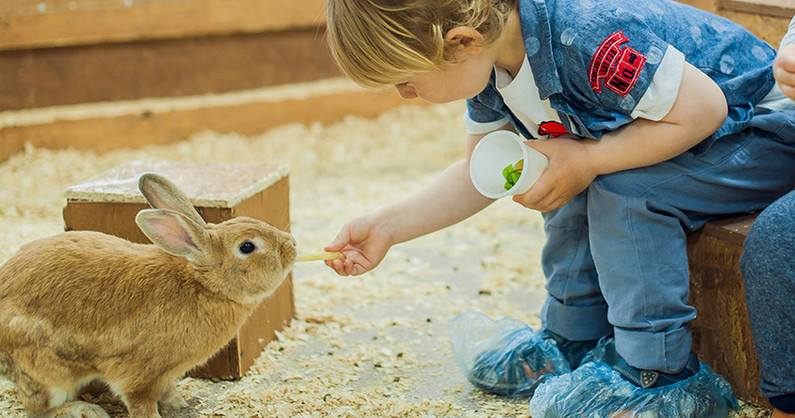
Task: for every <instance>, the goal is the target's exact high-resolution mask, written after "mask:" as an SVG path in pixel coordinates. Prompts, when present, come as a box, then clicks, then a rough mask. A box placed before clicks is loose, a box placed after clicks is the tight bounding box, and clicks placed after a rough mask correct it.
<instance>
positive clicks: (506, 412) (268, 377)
mask: <svg viewBox="0 0 795 418" xmlns="http://www.w3.org/2000/svg"><path fill="white" fill-rule="evenodd" d="M463 110H464V107H463V104H461V103H456V104H450V105H442V106H431V107H413V106H405V107H402V108H398V109H394V110H392V111H390V112H388V113H385V114H384V115H382V116H381V117H379V118H377V119H373V120H365V119H361V118H356V117H348V118H345V120H343V121H341V122H339V123H336V124H333V125H329V126H322V125H319V124H314V125H309V126H304V125H288V126H281V127H277V128H274V129H273V130H271V131H269V132H266V133H263V134H261V135H256V136H250V137H245V136H241V135H234V134H230V135H218V134H214V133H211V132H204V133H198V134H196V135H194V136H193V137H192V138H191V139H190V140H188V141H184V142H179V143H174V144H170V145H163V146H156V147H148V148H144V149H140V150H120V151H116V152H111V153H108V154H104V155H95V154H92V153H87V152H76V151H69V150H66V151H49V150H43V149H37V148H32V147H28V148H27V149H26V150H25V152H23V153H20V154H18V155H15V156H14V157H12V158H11V159H10V160H8V161H6V162H3V163H0V178H2V181H3V185H4V187H2V188H0V225H2V226H3V227H2V228H0V262H4V261H5V260H6V259H8V257H10V256H11V254H13V252H14V251H16V249H17V248H19V246H20V245H22V244H23V243H25V242H27V241H30V240H33V239H36V238H40V237H44V236H48V235H52V234H54V233H57V232H60V231H62V230H63V220H62V215H61V210H62V207H63V206H64V205H65V200H64V198H63V193H64V190H66V188H67V187H69V186H70V185H73V184H77V183H79V182H81V181H84V180H85V179H87V178H90V177H91V176H94V175H96V174H99V173H101V172H103V171H105V170H108V169H110V168H113V167H116V166H119V165H121V164H123V163H125V162H128V161H131V160H161V159H164V157H166V158H167V159H170V160H177V161H196V162H243V163H247V162H255V163H262V162H267V163H275V164H279V165H286V166H288V167H290V173H289V176H290V193H291V196H290V202H291V203H290V204H291V215H290V216H291V220H292V225H291V230H292V232H293V234H294V235H295V237H296V239H297V241H298V243H299V246H300V247H303V248H322V247H323V246H324V245H326V244H328V243H329V242H330V241H331V240H332V239H333V237H334V236H335V235H336V233H337V230H338V228H339V227H340V226H341V225H342V224H343V223H344V222H345V221H347V220H348V219H349V218H350V217H352V216H354V215H356V214H359V213H363V212H367V211H370V210H373V209H375V208H377V207H379V206H381V205H383V204H385V203H388V202H391V201H393V200H395V199H397V198H399V197H401V196H404V195H406V194H408V193H410V192H413V191H415V190H416V189H418V188H419V187H421V186H423V185H424V184H426V183H428V182H429V181H430V180H431V179H433V178H434V177H435V176H436V175H437V174H438V173H439V172H440V171H441V170H442V169H444V168H445V167H446V166H447V165H449V164H450V163H451V162H453V161H456V160H458V159H460V158H462V157H463V150H464V138H465V132H464V130H463V126H462V125H463V124H462V123H461V115H462V112H463ZM541 225H542V220H541V216H540V215H539V214H538V213H535V212H532V211H528V210H525V209H522V208H520V207H519V206H518V205H516V204H513V203H512V202H510V200H508V199H504V200H501V201H498V202H496V203H495V204H493V205H491V206H490V207H488V208H487V209H486V210H484V211H483V212H482V213H480V214H478V215H476V216H474V217H472V218H470V219H468V220H466V221H463V222H461V223H459V224H457V225H455V226H453V227H451V228H447V229H445V230H443V231H439V232H437V233H434V234H430V235H428V236H425V237H422V238H419V239H417V240H414V241H412V242H409V243H405V244H401V245H399V246H396V247H395V248H393V249H392V251H390V253H389V254H388V256H387V258H386V259H385V260H384V261H383V262H382V264H381V265H380V266H379V267H378V268H376V269H375V270H374V271H372V272H370V273H368V274H366V275H363V276H359V277H338V276H336V275H335V274H334V273H333V272H332V271H331V270H330V269H328V268H327V267H326V266H325V265H324V264H323V263H302V264H301V265H298V266H296V268H295V270H294V275H293V277H294V290H295V304H296V310H297V313H296V319H294V320H293V322H292V323H291V325H290V326H289V327H288V328H286V329H284V330H282V331H280V332H278V333H277V340H275V341H273V342H271V343H270V344H268V346H267V347H266V348H265V350H264V351H263V352H262V353H261V355H260V357H259V358H258V359H257V360H256V362H255V364H254V365H253V366H252V367H251V369H250V370H249V372H248V373H247V374H246V375H245V376H244V377H243V378H241V379H239V380H237V381H231V382H229V381H218V382H213V381H210V380H200V379H193V378H185V379H183V380H181V381H180V382H178V384H177V387H178V389H179V390H180V391H181V393H182V394H183V397H184V398H185V399H186V401H187V402H188V407H187V408H185V409H181V410H165V411H162V412H163V415H164V417H167V418H168V417H243V416H244V417H329V416H333V417H427V418H431V417H464V418H469V417H471V418H479V417H527V416H528V415H527V399H522V398H519V399H507V398H503V397H498V396H492V395H488V394H485V393H483V392H481V391H479V390H476V389H474V388H473V387H472V386H471V385H470V384H469V383H467V382H466V380H465V379H464V377H463V376H462V374H461V372H460V371H459V370H458V366H457V365H456V363H455V360H454V359H453V356H452V351H451V348H450V344H449V339H448V336H447V322H448V321H449V320H450V319H451V318H452V317H453V316H454V315H455V314H457V313H460V312H463V311H466V310H478V311H482V312H484V313H486V314H488V315H490V316H493V317H500V316H510V317H514V318H518V319H521V320H523V321H525V322H527V323H529V324H530V325H532V326H537V325H538V311H539V310H540V307H541V303H542V302H543V297H544V294H545V293H544V290H543V287H542V286H543V281H544V279H543V274H542V273H541V268H540V264H539V261H538V258H539V254H540V249H541V246H542V245H543V241H544V235H543V230H542V227H541ZM517 253H520V254H522V256H521V257H516V255H515V254H517ZM484 289H486V290H488V292H489V293H490V294H491V295H486V294H480V292H479V291H480V290H484ZM90 400H92V401H94V402H98V403H100V404H101V405H102V406H103V407H104V408H105V409H106V410H107V411H108V412H109V413H110V414H111V416H113V417H124V416H126V412H125V411H124V407H123V405H122V404H121V403H120V402H119V401H118V399H116V398H115V397H107V396H100V397H96V398H91V399H90ZM0 410H2V411H3V416H4V417H5V416H8V417H26V416H27V414H26V413H25V412H24V410H23V409H22V407H21V405H20V404H19V402H18V400H17V399H16V396H15V389H14V388H13V387H12V386H11V385H10V384H9V383H6V382H3V383H0ZM754 410H755V409H754ZM755 411H756V410H755ZM740 416H743V415H740ZM745 416H754V415H748V413H747V411H746V415H745Z"/></svg>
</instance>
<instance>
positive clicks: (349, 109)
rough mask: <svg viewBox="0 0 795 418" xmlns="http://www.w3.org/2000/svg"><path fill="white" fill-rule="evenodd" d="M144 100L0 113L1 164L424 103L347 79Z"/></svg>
mask: <svg viewBox="0 0 795 418" xmlns="http://www.w3.org/2000/svg"><path fill="white" fill-rule="evenodd" d="M332 81H334V80H332ZM141 102H143V103H138V102H132V103H126V104H113V103H98V104H93V105H91V106H88V105H84V106H66V107H64V108H63V109H54V110H53V109H46V110H38V111H37V110H32V111H22V112H17V113H15V114H13V115H10V114H9V113H12V112H5V113H6V115H3V114H0V161H3V160H6V159H8V158H10V157H11V156H12V155H14V154H15V153H17V152H20V151H23V150H24V149H25V144H26V143H30V144H32V145H34V146H36V147H41V148H49V149H66V148H72V149H78V150H92V151H96V152H107V151H111V150H115V149H118V148H127V147H130V148H140V147H144V146H147V145H154V144H166V143H170V142H174V141H179V140H184V139H186V138H188V137H189V136H190V135H192V134H194V133H197V132H202V131H207V130H210V131H215V132H219V133H228V132H237V133H240V134H242V135H253V134H257V133H261V132H264V131H267V130H268V129H271V128H273V127H276V126H279V125H284V124H288V123H312V122H320V123H331V122H335V121H338V120H340V119H342V117H343V116H345V115H349V114H351V115H359V116H364V117H375V116H377V115H380V114H381V113H383V112H384V111H386V110H388V109H390V108H393V107H395V106H399V105H403V104H407V103H415V104H421V103H422V102H420V101H411V102H406V101H404V100H402V99H400V97H399V96H398V95H397V93H396V92H395V91H394V90H386V91H380V90H379V91H372V90H364V89H361V88H360V87H357V86H355V85H353V84H352V83H351V82H349V81H347V80H341V79H340V80H338V81H337V82H336V83H334V82H330V81H329V80H324V81H318V82H314V83H302V84H297V85H292V86H286V87H276V88H273V89H262V90H258V91H253V92H240V93H234V94H227V95H218V96H213V97H206V98H205V97H196V98H189V99H188V98H183V99H168V100H150V101H141ZM2 116H5V118H3V117H2Z"/></svg>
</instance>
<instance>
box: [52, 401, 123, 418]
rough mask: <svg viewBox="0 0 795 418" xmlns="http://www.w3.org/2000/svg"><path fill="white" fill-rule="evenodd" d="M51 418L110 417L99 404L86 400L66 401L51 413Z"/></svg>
mask: <svg viewBox="0 0 795 418" xmlns="http://www.w3.org/2000/svg"><path fill="white" fill-rule="evenodd" d="M52 417H53V418H110V415H108V413H107V412H105V410H104V409H102V407H101V406H99V405H95V404H93V403H88V402H80V401H76V402H67V403H65V404H63V405H61V406H59V407H58V408H57V409H56V410H55V411H53V413H52Z"/></svg>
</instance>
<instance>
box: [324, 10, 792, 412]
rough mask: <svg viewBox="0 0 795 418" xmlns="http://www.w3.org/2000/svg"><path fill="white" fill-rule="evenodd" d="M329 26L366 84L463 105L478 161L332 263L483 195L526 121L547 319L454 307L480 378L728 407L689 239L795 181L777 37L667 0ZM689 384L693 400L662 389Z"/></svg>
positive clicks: (340, 269) (396, 208) (368, 13)
mask: <svg viewBox="0 0 795 418" xmlns="http://www.w3.org/2000/svg"><path fill="white" fill-rule="evenodd" d="M327 36H328V39H329V44H330V46H331V51H332V53H333V55H334V57H335V59H336V61H337V62H338V63H339V66H340V68H341V69H342V71H343V72H344V73H345V74H346V75H347V76H349V77H350V78H352V79H353V80H354V81H356V82H357V83H359V84H361V85H363V86H371V87H382V86H394V87H395V88H396V89H397V91H398V93H399V94H400V95H401V96H402V97H404V98H415V97H419V98H421V99H423V100H425V101H427V102H431V103H444V102H449V101H453V100H466V101H467V111H466V114H465V115H464V123H465V124H466V128H467V132H468V137H467V139H466V158H465V159H464V160H462V161H460V162H457V163H455V164H453V165H451V166H450V167H448V168H447V169H446V170H445V171H443V172H442V173H441V174H440V175H439V176H438V177H437V178H436V179H435V180H434V181H432V182H431V183H430V184H428V185H427V186H426V187H424V188H422V189H421V190H419V191H417V192H416V193H414V194H412V195H409V196H407V197H405V198H403V199H401V200H398V201H396V202H394V203H391V204H388V205H386V206H384V207H382V208H380V209H378V210H376V211H374V212H372V213H368V214H364V215H361V216H358V217H355V218H353V219H351V220H350V221H348V222H347V223H346V224H345V225H344V226H343V227H342V228H341V230H340V231H339V233H338V235H337V237H336V238H335V239H334V240H333V241H332V242H331V243H330V244H329V245H328V246H327V247H326V249H327V250H328V251H340V252H341V255H340V257H339V258H338V259H336V260H332V261H328V262H327V265H328V266H330V267H331V268H333V269H334V270H335V271H336V272H337V273H338V274H340V275H351V274H354V275H358V274H362V273H365V272H367V271H369V270H371V269H373V268H375V267H376V266H377V265H378V264H379V262H380V261H381V260H382V259H383V257H384V255H385V254H386V252H387V251H388V249H389V248H390V247H391V246H393V245H395V244H397V243H400V242H405V241H407V240H410V239H413V238H416V237H419V236H421V235H424V234H427V233H430V232H433V231H436V230H439V229H441V228H444V227H447V226H449V225H452V224H454V223H456V222H458V221H461V220H463V219H465V218H467V217H469V216H471V215H473V214H474V213H476V212H478V211H480V210H481V209H483V208H484V207H486V206H487V205H488V204H489V203H491V200H489V199H487V198H485V197H483V196H481V195H480V194H479V193H478V192H477V191H476V189H475V188H474V186H473V185H472V183H471V181H470V178H469V174H468V160H469V156H470V154H471V152H472V149H473V148H474V146H475V145H476V144H477V143H478V141H479V140H480V139H481V138H482V137H483V136H484V135H486V134H488V133H490V132H493V131H495V130H500V129H503V130H510V131H514V132H517V133H519V134H520V135H522V136H523V137H524V138H526V139H527V141H526V143H527V144H528V145H529V146H531V147H533V148H534V149H535V150H537V151H539V152H541V153H542V154H544V155H546V156H547V157H548V159H549V167H548V169H547V170H546V171H545V173H544V174H543V175H542V177H541V178H540V179H539V180H538V182H537V183H536V184H535V185H534V186H533V187H532V188H531V189H530V191H528V192H527V193H524V194H522V195H517V196H514V197H513V200H514V201H515V202H517V203H518V204H521V205H523V206H525V207H527V208H529V209H534V210H538V211H541V212H542V213H543V216H544V220H545V225H544V228H545V231H546V238H547V239H546V244H545V247H544V249H543V253H542V256H541V257H542V265H543V270H544V274H545V276H546V279H547V283H546V290H547V292H548V297H547V300H546V302H545V304H544V306H543V309H542V312H541V321H542V325H543V328H542V329H541V330H538V331H536V332H532V331H530V330H529V328H526V327H521V326H515V327H513V329H511V327H505V323H503V322H500V321H496V322H489V321H487V320H484V319H483V318H480V317H478V316H473V315H465V316H461V317H458V318H456V320H454V323H453V326H452V327H451V335H452V339H453V343H454V349H455V351H456V355H457V356H458V357H459V360H461V358H463V357H466V359H464V360H461V361H460V364H461V365H462V368H463V369H464V372H465V374H466V375H467V377H468V378H469V379H470V381H472V383H474V384H475V385H477V386H479V387H481V388H483V389H486V390H489V391H493V392H496V393H502V394H506V395H516V394H525V395H529V394H532V393H533V392H534V391H535V396H534V397H533V399H532V400H531V411H533V413H534V416H536V414H551V415H549V416H556V415H566V414H576V412H573V411H576V408H578V407H582V405H586V404H587V405H590V406H589V408H591V409H588V410H589V411H593V410H600V411H603V412H605V414H606V415H609V414H610V413H612V412H615V411H618V410H627V409H634V410H641V409H643V408H644V407H642V406H637V405H635V406H633V405H630V404H627V403H626V402H624V401H621V402H616V401H615V396H618V395H616V394H617V393H619V392H620V393H623V394H627V393H630V395H627V396H625V398H626V399H640V398H643V399H674V398H675V399H679V400H680V401H681V402H678V403H677V402H674V403H673V404H672V405H673V406H671V407H672V408H674V410H676V408H679V407H680V406H681V405H683V404H685V403H687V402H689V401H690V400H693V399H691V398H687V397H688V396H691V395H692V396H696V398H694V399H695V401H694V402H691V403H692V404H694V405H696V409H695V410H687V412H683V410H679V411H678V412H675V413H677V414H678V415H690V416H711V415H715V414H720V411H723V410H725V407H724V408H723V409H720V408H717V409H716V408H713V406H715V405H716V404H719V403H721V402H723V403H724V404H731V400H729V399H728V398H729V397H730V395H725V391H722V389H720V390H718V389H716V390H713V391H710V390H708V389H709V384H710V383H714V385H713V386H716V387H721V388H722V387H723V386H721V385H723V383H725V381H722V380H721V379H719V377H718V376H714V375H712V374H710V371H709V368H708V366H706V365H704V364H700V363H699V361H698V359H697V358H696V356H695V354H693V353H691V337H690V331H689V329H688V324H689V323H690V321H692V320H693V318H695V315H696V312H695V309H694V308H693V307H692V306H690V305H688V303H687V302H688V289H689V272H688V263H687V255H686V247H685V244H686V242H685V241H686V240H685V234H686V232H687V231H692V230H695V229H697V228H699V227H700V226H702V225H703V224H704V223H705V222H707V221H708V220H710V219H712V218H714V217H716V216H720V215H725V214H732V213H738V212H746V211H754V210H758V209H761V208H763V207H765V206H766V205H768V204H769V203H770V202H772V201H774V200H776V198H778V197H779V196H781V195H783V194H784V193H786V192H787V191H789V190H790V187H791V184H792V183H793V180H794V179H795V126H794V124H795V109H794V108H793V106H792V102H791V101H789V100H787V99H786V97H784V96H783V94H782V93H781V91H780V90H779V89H778V88H777V87H776V86H775V82H774V78H773V70H772V65H773V59H774V57H775V54H776V51H775V50H774V49H773V48H772V47H770V46H769V45H768V44H766V43H764V42H762V41H761V40H759V39H758V38H756V37H755V36H753V35H752V34H750V33H749V32H748V31H746V30H744V29H742V28H741V27H740V26H738V25H736V24H734V23H732V22H731V21H729V20H726V19H723V18H720V17H718V16H715V15H712V14H709V13H706V12H704V11H701V10H698V9H695V8H693V7H690V6H687V5H683V4H680V3H676V2H673V1H669V0H649V1H644V2H638V1H619V0H407V1H395V0H329V2H328V31H327ZM462 324H464V325H462ZM473 324H477V326H475V325H473ZM514 325H515V324H514ZM483 341H488V342H489V344H486V345H484V344H482V342H483ZM495 341H496V343H495ZM469 353H472V354H471V355H470V354H469ZM584 358H585V361H584V360H583V359H584ZM590 360H600V361H590ZM586 366H587V367H586ZM572 370H573V371H572ZM553 375H557V376H556V377H552V376H553ZM564 378H565V379H564ZM594 379H596V380H594ZM688 382H692V384H691V385H689V386H688ZM622 385H626V386H622ZM699 385H701V386H699ZM705 385H706V386H705ZM544 387H547V389H550V390H543V391H542V390H541V389H542V388H544ZM618 387H620V388H626V390H624V389H621V390H615V388H618ZM536 388H538V391H536ZM551 389H554V390H551ZM605 390H609V391H612V392H610V394H608V393H606V392H604V391H605ZM677 391H678V392H677ZM673 392H677V393H679V392H681V393H682V395H681V396H678V395H677V396H662V395H661V394H665V393H673ZM714 393H717V394H718V395H714V396H713V395H712V394H714ZM649 394H651V395H650V396H651V397H648V396H647V395H649ZM729 394H730V391H729ZM558 395H560V396H564V395H570V399H577V400H578V401H577V402H578V405H567V404H565V402H563V401H562V400H560V399H557V398H556V396H558ZM622 396H624V395H622ZM699 396H701V398H699ZM684 398H687V399H689V400H688V401H687V402H685V401H682V399H684ZM622 399H623V398H622ZM589 402H590V403H589ZM594 402H595V403H594ZM644 402H646V401H644ZM704 405H706V406H704ZM724 406H725V405H724ZM600 408H601V409H600ZM654 408H656V409H657V410H658V411H661V410H663V409H664V408H662V407H659V406H657V407H654ZM613 410H615V411H613ZM716 411H718V412H716Z"/></svg>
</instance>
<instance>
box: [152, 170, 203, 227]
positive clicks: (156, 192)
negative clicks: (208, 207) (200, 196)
mask: <svg viewBox="0 0 795 418" xmlns="http://www.w3.org/2000/svg"><path fill="white" fill-rule="evenodd" d="M138 188H139V189H140V190H141V193H142V194H143V195H144V197H145V198H146V201H147V202H149V205H151V206H152V207H153V208H155V209H172V210H175V211H177V212H180V213H182V214H183V215H185V216H187V217H188V218H190V219H191V220H192V221H193V222H196V223H197V224H199V225H201V226H205V225H207V224H206V223H205V222H204V219H202V217H201V215H199V212H197V211H196V209H195V208H194V207H193V205H192V204H191V203H190V199H188V196H185V193H182V190H180V189H179V188H177V186H176V185H174V183H172V182H171V181H169V180H168V179H167V178H165V177H163V176H161V175H159V174H155V173H145V174H143V175H141V178H140V179H138Z"/></svg>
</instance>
